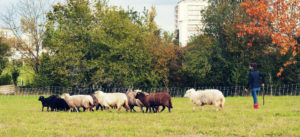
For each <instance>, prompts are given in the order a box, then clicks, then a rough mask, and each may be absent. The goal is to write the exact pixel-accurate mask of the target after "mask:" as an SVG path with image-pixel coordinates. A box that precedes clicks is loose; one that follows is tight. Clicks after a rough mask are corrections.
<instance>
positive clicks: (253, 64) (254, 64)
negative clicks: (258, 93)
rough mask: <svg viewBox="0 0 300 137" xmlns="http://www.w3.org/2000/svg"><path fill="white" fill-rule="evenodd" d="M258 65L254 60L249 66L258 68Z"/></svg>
mask: <svg viewBox="0 0 300 137" xmlns="http://www.w3.org/2000/svg"><path fill="white" fill-rule="evenodd" d="M256 67H257V65H256V63H255V62H252V63H251V64H250V66H249V68H250V69H256Z"/></svg>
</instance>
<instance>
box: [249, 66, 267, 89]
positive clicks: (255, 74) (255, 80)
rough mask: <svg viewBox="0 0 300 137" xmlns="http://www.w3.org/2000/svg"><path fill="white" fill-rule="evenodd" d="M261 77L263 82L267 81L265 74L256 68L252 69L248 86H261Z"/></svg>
mask: <svg viewBox="0 0 300 137" xmlns="http://www.w3.org/2000/svg"><path fill="white" fill-rule="evenodd" d="M259 77H262V83H265V75H264V74H262V73H260V72H259V71H258V70H256V69H252V70H250V73H249V76H248V84H247V86H246V88H249V87H251V88H259V87H260V85H261V84H260V82H259Z"/></svg>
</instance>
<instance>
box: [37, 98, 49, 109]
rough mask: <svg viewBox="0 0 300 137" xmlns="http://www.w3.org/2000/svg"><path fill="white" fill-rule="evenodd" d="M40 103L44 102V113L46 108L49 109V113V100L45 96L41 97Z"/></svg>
mask: <svg viewBox="0 0 300 137" xmlns="http://www.w3.org/2000/svg"><path fill="white" fill-rule="evenodd" d="M39 101H41V102H42V111H44V107H47V111H49V107H50V104H49V102H48V99H47V98H45V97H44V96H40V97H39Z"/></svg>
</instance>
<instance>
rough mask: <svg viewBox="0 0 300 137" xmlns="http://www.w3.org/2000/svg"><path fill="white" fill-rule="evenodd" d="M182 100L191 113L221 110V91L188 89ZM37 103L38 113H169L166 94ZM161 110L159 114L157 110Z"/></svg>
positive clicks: (133, 93)
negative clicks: (211, 107) (202, 108)
mask: <svg viewBox="0 0 300 137" xmlns="http://www.w3.org/2000/svg"><path fill="white" fill-rule="evenodd" d="M184 97H187V98H189V99H190V100H191V102H192V103H193V104H194V107H193V111H195V108H196V106H204V105H215V106H216V110H217V111H218V110H220V109H223V107H224V103H225V98H224V96H223V94H222V92H221V91H219V90H217V89H206V90H197V91H196V90H195V89H189V90H187V91H186V93H185V95H184ZM39 101H41V102H42V111H44V107H47V111H49V108H50V109H51V111H76V112H80V111H81V110H80V108H83V111H86V110H87V111H94V109H93V108H94V107H96V110H99V108H101V110H107V111H109V112H111V110H110V108H117V110H118V111H120V109H121V108H122V107H124V108H125V109H126V111H128V110H130V111H131V112H132V111H134V112H135V111H136V110H135V109H134V106H138V107H140V109H141V111H142V112H144V110H143V107H146V112H148V110H149V112H151V111H153V112H154V113H156V112H163V111H164V109H165V108H166V107H167V108H168V110H169V112H171V108H173V106H172V101H171V96H170V94H169V93H151V94H149V93H146V92H142V91H141V90H132V89H129V90H128V91H127V92H126V93H104V92H102V91H96V92H95V93H94V94H91V95H72V96H70V94H68V93H64V94H63V95H62V96H58V95H51V96H49V97H47V98H45V97H43V96H40V97H39ZM160 106H162V109H161V110H159V107H160Z"/></svg>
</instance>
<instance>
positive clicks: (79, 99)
mask: <svg viewBox="0 0 300 137" xmlns="http://www.w3.org/2000/svg"><path fill="white" fill-rule="evenodd" d="M62 97H63V99H64V100H65V101H66V102H67V104H68V105H69V107H70V108H71V109H70V110H69V111H71V110H72V108H75V109H76V111H77V112H78V111H79V108H80V107H84V108H86V109H87V110H88V111H89V110H92V108H93V105H94V104H93V98H92V97H91V96H90V95H73V96H70V94H68V93H64V94H63V95H62Z"/></svg>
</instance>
